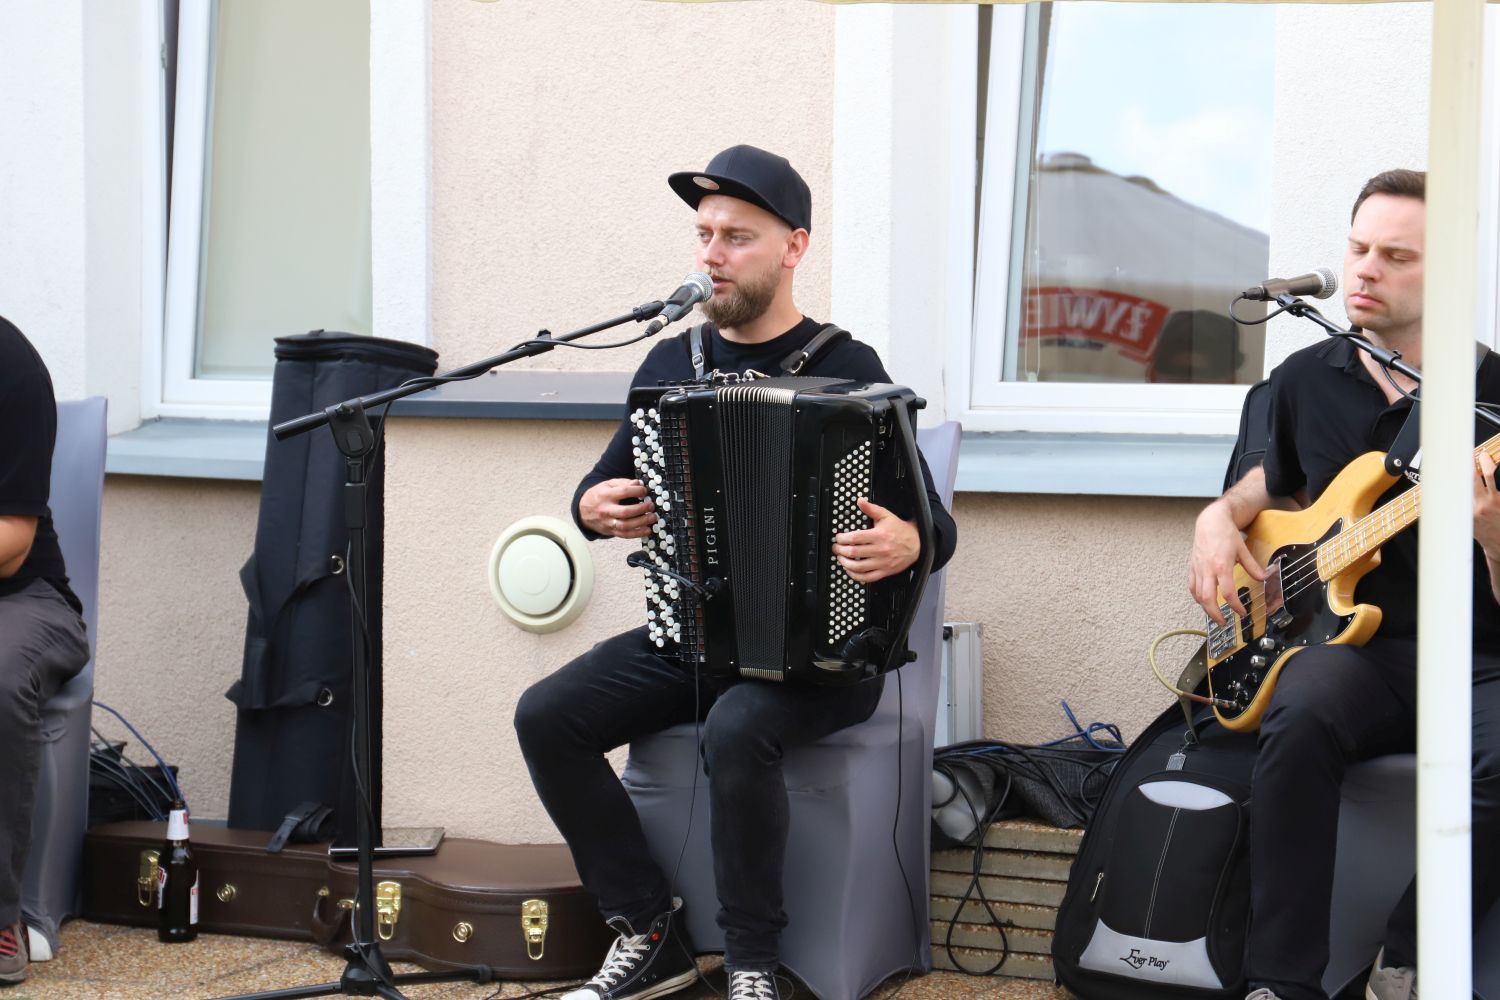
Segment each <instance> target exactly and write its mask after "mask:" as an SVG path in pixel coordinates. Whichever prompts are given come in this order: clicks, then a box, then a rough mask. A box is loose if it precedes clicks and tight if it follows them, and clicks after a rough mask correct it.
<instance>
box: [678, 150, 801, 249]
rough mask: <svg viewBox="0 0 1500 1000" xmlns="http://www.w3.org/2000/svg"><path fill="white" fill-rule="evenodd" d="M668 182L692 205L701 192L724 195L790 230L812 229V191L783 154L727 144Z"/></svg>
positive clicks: (696, 202) (700, 195) (701, 196)
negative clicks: (754, 207) (704, 162)
mask: <svg viewBox="0 0 1500 1000" xmlns="http://www.w3.org/2000/svg"><path fill="white" fill-rule="evenodd" d="M667 183H668V184H670V185H671V187H672V190H673V191H676V192H677V196H678V197H679V198H681V199H682V200H683V201H685V202H687V203H688V205H690V206H691V207H693V208H697V207H698V202H700V201H702V200H703V196H704V195H710V194H723V195H728V196H729V197H731V198H738V199H740V200H741V201H748V202H749V203H750V204H752V205H758V206H760V207H761V208H763V209H765V210H766V211H767V212H770V213H771V214H772V215H774V216H776V217H777V218H778V219H780V220H781V221H782V222H785V223H786V224H787V225H789V226H791V227H792V228H793V229H806V230H808V231H809V232H811V231H812V192H811V191H810V190H808V187H807V182H806V181H804V180H803V179H802V175H801V174H799V173H797V171H796V170H794V169H792V165H791V163H790V162H788V161H787V158H786V157H784V156H777V155H776V154H775V153H768V152H766V151H765V150H764V149H757V148H755V147H754V146H743V145H742V146H730V147H729V148H728V149H726V150H724V151H723V152H722V153H719V154H718V155H717V156H715V157H714V158H713V159H712V160H709V161H708V167H707V168H706V169H704V170H701V171H699V170H689V171H683V172H679V173H675V174H673V175H671V176H670V177H668V178H667Z"/></svg>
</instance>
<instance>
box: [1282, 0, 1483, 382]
mask: <svg viewBox="0 0 1500 1000" xmlns="http://www.w3.org/2000/svg"><path fill="white" fill-rule="evenodd" d="M1276 39H1277V43H1276V119H1275V130H1274V133H1273V134H1272V135H1271V136H1269V137H1267V138H1268V139H1269V140H1270V142H1271V144H1272V146H1271V148H1272V165H1271V176H1272V181H1271V258H1270V272H1271V274H1273V275H1288V276H1290V275H1294V274H1304V273H1306V272H1308V271H1311V270H1312V269H1313V268H1317V267H1328V268H1332V269H1333V272H1334V273H1335V274H1337V275H1339V294H1338V295H1337V296H1335V297H1334V298H1332V299H1329V300H1328V302H1327V303H1326V304H1324V305H1320V306H1319V307H1318V308H1319V309H1320V311H1322V312H1323V313H1324V314H1325V315H1326V316H1328V318H1329V319H1332V320H1334V321H1335V322H1338V323H1347V322H1348V319H1347V317H1346V316H1345V315H1344V307H1343V301H1344V299H1343V273H1344V271H1343V267H1344V246H1345V242H1346V237H1347V236H1348V234H1349V209H1350V208H1351V207H1352V206H1353V204H1354V196H1355V195H1357V194H1358V193H1359V189H1360V187H1361V186H1363V184H1364V182H1365V181H1366V180H1367V179H1368V178H1370V177H1371V176H1373V175H1375V174H1377V173H1379V172H1380V171H1382V170H1388V169H1390V168H1392V167H1410V168H1412V169H1416V170H1423V169H1426V167H1427V120H1428V107H1427V105H1428V93H1427V91H1428V83H1429V80H1430V73H1429V67H1428V61H1429V59H1430V55H1429V53H1430V52H1431V51H1432V8H1431V6H1430V5H1428V4H1414V3H1402V4H1382V5H1379V6H1378V7H1374V6H1368V5H1365V4H1353V5H1337V4H1307V5H1304V4H1287V5H1284V6H1283V7H1282V8H1280V9H1279V10H1278V11H1277V13H1276ZM1330 39H1337V40H1338V44H1336V45H1330V44H1329V40H1330ZM1373 66H1378V67H1380V70H1379V74H1378V79H1379V82H1378V83H1373V82H1371V80H1370V77H1369V76H1368V74H1369V72H1370V67H1373ZM1360 80H1363V81H1365V83H1364V84H1356V83H1354V82H1353V81H1360ZM1366 87H1368V88H1369V89H1365V88H1366ZM1494 113H1495V109H1493V108H1491V109H1490V114H1491V115H1493V114H1494ZM1322 336H1323V333H1322V331H1321V330H1320V329H1319V328H1318V327H1316V326H1314V325H1313V324H1311V323H1309V322H1307V321H1306V320H1299V319H1296V318H1294V317H1291V316H1280V317H1277V318H1276V319H1273V320H1271V322H1270V323H1269V324H1268V325H1267V328H1266V338H1267V340H1266V370H1267V371H1270V369H1271V368H1272V367H1274V366H1275V365H1276V364H1278V363H1279V362H1280V361H1281V359H1282V358H1284V357H1286V356H1287V355H1288V354H1290V353H1291V352H1292V351H1295V350H1297V349H1298V348H1300V347H1305V346H1306V345H1308V344H1310V343H1313V342H1314V341H1317V340H1318V339H1320V338H1321V337H1322Z"/></svg>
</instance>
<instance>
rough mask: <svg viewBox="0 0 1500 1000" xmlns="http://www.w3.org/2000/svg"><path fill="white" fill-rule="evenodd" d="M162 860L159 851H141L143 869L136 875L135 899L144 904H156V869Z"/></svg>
mask: <svg viewBox="0 0 1500 1000" xmlns="http://www.w3.org/2000/svg"><path fill="white" fill-rule="evenodd" d="M160 861H161V853H160V852H159V851H155V850H151V849H149V848H148V849H147V850H144V851H142V852H141V871H140V874H139V875H137V876H136V877H135V901H136V902H137V903H140V904H141V905H142V906H155V905H156V869H157V865H158V864H159V863H160Z"/></svg>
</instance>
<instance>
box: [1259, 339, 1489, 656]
mask: <svg viewBox="0 0 1500 1000" xmlns="http://www.w3.org/2000/svg"><path fill="white" fill-rule="evenodd" d="M1475 395H1476V397H1477V398H1478V400H1479V401H1480V402H1485V403H1500V356H1497V355H1495V354H1494V353H1491V354H1490V355H1489V356H1488V357H1486V358H1485V359H1484V362H1483V363H1482V364H1481V365H1480V366H1479V371H1478V375H1477V381H1476V383H1475ZM1411 406H1412V404H1411V401H1410V400H1409V399H1404V398H1403V399H1398V400H1397V401H1396V402H1395V403H1388V402H1386V398H1385V394H1384V393H1383V392H1382V391H1381V390H1380V387H1379V386H1378V385H1376V384H1375V380H1374V379H1373V378H1371V377H1370V373H1369V371H1368V370H1366V368H1365V366H1364V364H1363V363H1362V362H1361V361H1360V357H1359V350H1358V349H1357V348H1355V347H1354V346H1352V345H1351V344H1349V343H1347V342H1346V341H1343V340H1329V341H1324V342H1322V343H1318V344H1314V345H1312V346H1311V347H1305V348H1303V349H1302V350H1300V351H1297V352H1296V353H1294V354H1292V355H1291V356H1290V357H1288V358H1287V359H1286V360H1285V361H1283V362H1282V363H1281V364H1280V365H1278V366H1277V367H1276V370H1275V371H1273V372H1271V438H1270V441H1269V443H1268V445H1267V447H1266V457H1265V461H1264V463H1263V465H1264V468H1265V473H1266V489H1267V490H1268V491H1269V492H1270V493H1271V494H1272V495H1273V496H1292V495H1293V494H1295V493H1296V492H1297V491H1298V490H1299V489H1301V488H1302V487H1304V486H1305V487H1306V488H1307V495H1308V497H1309V499H1311V500H1313V501H1316V500H1317V499H1318V497H1319V496H1321V495H1322V493H1323V491H1324V490H1325V489H1326V488H1327V487H1328V484H1329V483H1330V482H1332V481H1333V479H1334V477H1336V476H1337V475H1338V474H1339V473H1340V472H1341V471H1343V468H1344V466H1346V465H1348V464H1349V463H1350V462H1351V461H1353V460H1354V459H1355V458H1357V457H1359V456H1360V455H1362V454H1364V453H1365V452H1370V451H1381V452H1384V451H1389V450H1390V447H1391V445H1392V444H1393V443H1394V442H1395V439H1396V435H1397V433H1398V432H1399V431H1400V430H1401V427H1402V425H1403V424H1404V423H1405V422H1406V418H1407V416H1408V415H1409V414H1410V413H1411ZM1494 434H1495V428H1493V427H1491V426H1490V425H1489V424H1486V423H1483V422H1481V421H1480V420H1479V418H1478V417H1477V416H1476V417H1475V420H1474V440H1475V443H1476V444H1477V443H1479V442H1481V441H1485V440H1488V439H1489V438H1491V437H1493V436H1494ZM1411 486H1412V484H1411V483H1410V482H1408V481H1407V480H1405V479H1402V480H1401V481H1399V482H1397V483H1396V484H1395V485H1394V486H1392V487H1391V488H1390V490H1388V491H1387V492H1386V493H1385V494H1383V495H1382V496H1381V497H1380V499H1379V500H1377V501H1376V503H1375V506H1376V507H1381V506H1384V505H1385V504H1387V503H1389V502H1390V501H1391V500H1392V499H1393V498H1395V497H1397V496H1399V495H1400V494H1402V493H1405V492H1406V491H1407V490H1409V489H1411ZM1346 527H1347V526H1346ZM1419 527H1420V525H1419V524H1417V525H1413V526H1411V527H1410V528H1407V529H1406V530H1405V531H1403V532H1401V533H1400V534H1398V535H1396V536H1395V537H1394V538H1392V539H1390V540H1388V541H1387V542H1386V543H1385V545H1383V546H1381V549H1380V565H1379V566H1377V567H1376V568H1375V569H1373V570H1371V571H1370V572H1369V573H1368V574H1366V575H1365V576H1364V577H1363V578H1361V579H1360V581H1359V584H1358V586H1357V587H1356V588H1355V592H1354V597H1355V600H1356V601H1358V602H1360V603H1363V604H1373V605H1375V606H1376V607H1378V608H1380V610H1381V612H1382V617H1381V623H1380V631H1379V634H1380V635H1383V636H1392V637H1397V636H1405V637H1410V636H1414V635H1416V634H1417V537H1418V534H1417V533H1418V530H1419ZM1497 643H1500V605H1497V604H1496V602H1495V597H1494V593H1493V592H1492V591H1491V589H1490V576H1489V570H1488V568H1487V567H1486V565H1485V560H1484V552H1483V550H1481V549H1480V548H1479V544H1478V543H1477V542H1476V543H1475V544H1474V645H1475V646H1476V647H1479V646H1484V647H1485V648H1489V649H1494V648H1497V646H1496V644H1497Z"/></svg>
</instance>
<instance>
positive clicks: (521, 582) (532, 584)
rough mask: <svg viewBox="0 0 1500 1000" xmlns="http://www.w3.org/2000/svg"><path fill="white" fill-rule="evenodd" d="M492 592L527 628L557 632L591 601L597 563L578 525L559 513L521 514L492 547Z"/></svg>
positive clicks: (506, 614)
mask: <svg viewBox="0 0 1500 1000" xmlns="http://www.w3.org/2000/svg"><path fill="white" fill-rule="evenodd" d="M489 582H490V594H492V595H493V596H494V598H495V603H496V604H498V605H500V610H501V611H503V612H505V616H506V617H507V618H509V619H510V620H511V621H513V622H515V623H516V624H517V625H519V626H520V627H521V628H524V629H526V630H527V631H529V632H555V631H557V630H558V629H560V628H563V627H564V626H566V625H568V624H569V623H570V622H572V621H573V620H574V619H575V618H577V617H578V616H579V615H580V614H582V613H583V609H584V608H585V607H587V606H588V602H589V597H590V595H592V594H593V592H594V562H593V559H592V557H591V556H590V555H589V551H588V542H586V541H584V538H583V535H582V534H581V533H580V532H579V530H578V529H577V528H576V527H574V526H573V525H572V524H570V523H568V522H567V521H563V520H559V519H558V518H555V517H523V518H521V520H519V521H517V522H516V523H515V524H512V525H511V526H510V527H508V528H506V529H505V530H504V531H503V532H501V533H500V537H499V538H498V539H496V540H495V546H494V548H492V549H491V550H490V565H489Z"/></svg>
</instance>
